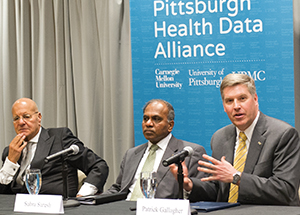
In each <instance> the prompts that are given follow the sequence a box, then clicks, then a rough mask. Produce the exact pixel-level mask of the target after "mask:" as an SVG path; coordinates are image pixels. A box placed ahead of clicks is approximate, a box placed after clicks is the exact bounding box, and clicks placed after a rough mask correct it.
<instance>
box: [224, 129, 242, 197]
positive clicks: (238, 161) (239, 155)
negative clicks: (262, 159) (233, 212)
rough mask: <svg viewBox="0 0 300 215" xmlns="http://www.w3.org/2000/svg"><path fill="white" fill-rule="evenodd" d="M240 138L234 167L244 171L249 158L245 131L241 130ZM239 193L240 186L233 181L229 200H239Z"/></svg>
mask: <svg viewBox="0 0 300 215" xmlns="http://www.w3.org/2000/svg"><path fill="white" fill-rule="evenodd" d="M239 140H240V144H239V146H238V148H237V150H236V153H235V154H236V155H235V158H234V163H233V167H234V168H235V169H236V170H237V171H239V172H243V171H244V167H245V161H246V158H247V146H246V140H247V136H246V135H245V133H244V132H240V134H239ZM238 195H239V187H238V186H237V185H235V184H232V183H231V184H230V191H229V198H228V202H237V199H238Z"/></svg>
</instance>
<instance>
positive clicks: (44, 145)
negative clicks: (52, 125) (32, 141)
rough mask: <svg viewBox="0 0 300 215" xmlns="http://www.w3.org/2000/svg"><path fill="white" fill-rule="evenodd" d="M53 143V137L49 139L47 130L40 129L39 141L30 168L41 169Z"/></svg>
mask: <svg viewBox="0 0 300 215" xmlns="http://www.w3.org/2000/svg"><path fill="white" fill-rule="evenodd" d="M53 141H54V136H52V137H50V136H49V134H48V132H47V130H45V129H44V128H42V131H41V135H40V138H39V141H38V143H37V146H36V151H35V155H34V158H33V160H32V162H31V167H32V168H38V169H42V167H43V166H44V164H45V157H47V156H48V155H49V153H50V149H51V147H52V144H53Z"/></svg>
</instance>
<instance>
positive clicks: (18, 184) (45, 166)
mask: <svg viewBox="0 0 300 215" xmlns="http://www.w3.org/2000/svg"><path fill="white" fill-rule="evenodd" d="M12 116H13V124H14V128H15V131H16V133H17V135H16V136H15V137H14V138H13V140H12V141H11V143H10V144H9V146H8V147H6V148H5V149H4V151H3V154H2V161H3V167H2V168H1V170H0V193H4V194H11V193H27V190H26V188H25V185H24V174H21V172H22V171H20V169H23V168H25V169H28V168H31V169H40V170H41V173H42V187H41V190H40V193H41V194H58V195H59V194H60V195H63V179H62V162H63V160H62V159H55V160H53V161H49V162H48V163H45V158H46V157H47V156H49V155H52V154H54V153H56V152H59V151H62V150H63V149H67V148H69V147H70V146H71V145H73V144H76V145H77V146H78V147H79V152H78V154H76V155H72V156H69V157H68V159H67V166H68V195H69V197H75V196H85V195H93V194H96V193H101V192H102V190H103V186H104V184H105V182H106V179H107V176H108V166H107V164H106V162H105V161H104V160H103V159H102V158H100V157H99V156H97V155H96V154H95V153H94V152H93V151H92V150H90V149H88V148H87V147H85V146H84V144H83V143H82V142H81V141H80V140H79V139H78V138H77V137H75V136H74V135H73V134H72V132H71V131H70V129H68V128H49V129H45V128H43V127H42V126H41V120H42V114H41V113H40V112H39V110H38V107H37V105H36V103H35V102H34V101H33V100H31V99H29V98H21V99H18V100H17V101H16V102H15V103H14V104H13V106H12ZM28 143H30V144H28ZM29 146H30V148H29ZM27 159H29V160H30V161H29V165H28V166H27V164H26V160H27ZM22 167H23V168H22ZM78 169H80V170H81V171H83V172H84V173H85V174H86V175H87V178H86V179H85V183H84V184H83V186H82V187H81V189H80V191H79V192H78V176H77V170H78Z"/></svg>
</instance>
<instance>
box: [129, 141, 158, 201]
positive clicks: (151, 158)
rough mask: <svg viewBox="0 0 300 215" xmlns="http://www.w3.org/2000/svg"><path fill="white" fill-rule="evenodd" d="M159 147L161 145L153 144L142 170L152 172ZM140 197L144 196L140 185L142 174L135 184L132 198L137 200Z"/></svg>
mask: <svg viewBox="0 0 300 215" xmlns="http://www.w3.org/2000/svg"><path fill="white" fill-rule="evenodd" d="M158 148H159V146H158V145H156V144H153V145H152V146H151V147H150V151H149V154H148V157H147V159H146V161H145V163H144V166H143V168H142V172H146V171H148V172H152V170H153V166H154V162H155V157H156V153H155V152H156V150H157V149H158ZM138 198H143V193H142V191H141V187H140V176H139V177H138V179H137V181H136V183H135V186H134V189H133V191H132V194H131V198H130V200H132V201H136V200H137V199H138Z"/></svg>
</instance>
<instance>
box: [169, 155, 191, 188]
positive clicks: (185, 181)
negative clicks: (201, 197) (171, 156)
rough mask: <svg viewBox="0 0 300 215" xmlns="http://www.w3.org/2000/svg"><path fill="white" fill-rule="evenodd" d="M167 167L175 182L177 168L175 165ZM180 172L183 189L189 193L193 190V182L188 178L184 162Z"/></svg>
mask: <svg viewBox="0 0 300 215" xmlns="http://www.w3.org/2000/svg"><path fill="white" fill-rule="evenodd" d="M169 167H170V171H171V172H172V174H173V176H174V177H175V178H176V180H177V173H178V167H177V165H175V164H171V165H170V166H169ZM182 172H183V188H184V189H185V190H186V191H191V190H192V188H193V182H192V180H191V179H190V178H189V177H188V175H189V172H188V168H187V167H186V165H185V161H183V162H182Z"/></svg>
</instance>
